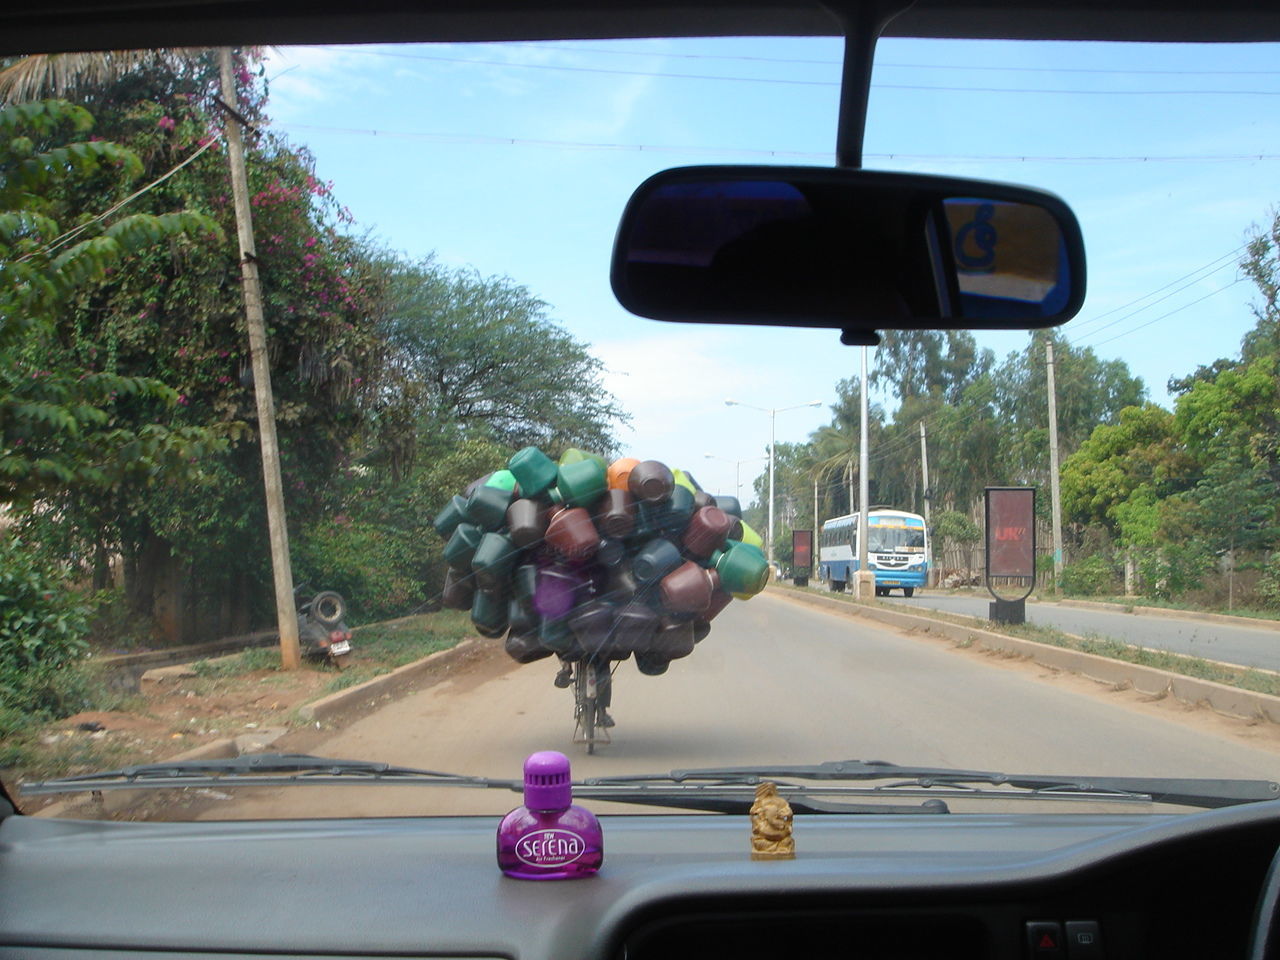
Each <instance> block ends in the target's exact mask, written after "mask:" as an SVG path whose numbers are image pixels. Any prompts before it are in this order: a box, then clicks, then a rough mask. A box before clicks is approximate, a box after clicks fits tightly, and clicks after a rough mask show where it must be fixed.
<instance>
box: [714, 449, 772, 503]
mask: <svg viewBox="0 0 1280 960" xmlns="http://www.w3.org/2000/svg"><path fill="white" fill-rule="evenodd" d="M703 456H704V457H706V458H707V459H708V460H723V461H724V462H725V463H732V464H733V493H734V496H736V497H737V498H738V499H739V500H741V499H742V465H743V464H744V463H754V462H755V461H756V460H764V459H765V458H764V457H747V458H746V459H745V460H735V459H733V457H717V456H716V455H715V454H714V453H704V454H703Z"/></svg>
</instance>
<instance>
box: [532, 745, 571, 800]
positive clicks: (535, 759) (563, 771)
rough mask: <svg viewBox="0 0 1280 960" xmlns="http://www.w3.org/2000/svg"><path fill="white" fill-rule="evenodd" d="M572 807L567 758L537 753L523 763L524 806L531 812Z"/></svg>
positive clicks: (561, 755)
mask: <svg viewBox="0 0 1280 960" xmlns="http://www.w3.org/2000/svg"><path fill="white" fill-rule="evenodd" d="M572 803H573V786H572V781H571V780H570V779H569V758H568V757H566V756H565V755H564V754H563V753H560V752H559V751H557V750H539V751H538V752H537V753H531V754H529V758H528V759H527V760H525V762H524V805H525V806H526V807H528V808H529V809H530V810H566V809H568V808H569V806H570V805H571V804H572Z"/></svg>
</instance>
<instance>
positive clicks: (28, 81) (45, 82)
mask: <svg viewBox="0 0 1280 960" xmlns="http://www.w3.org/2000/svg"><path fill="white" fill-rule="evenodd" d="M202 52H203V51H201V50H198V49H177V48H175V49H163V50H111V51H108V52H105V53H37V54H32V55H31V56H28V57H23V58H22V59H21V60H18V61H17V62H16V63H14V64H11V65H10V66H8V67H5V68H4V69H3V70H0V103H23V102H26V101H30V100H39V99H42V98H45V97H65V96H68V95H69V94H72V93H75V92H77V91H82V90H85V89H89V88H93V87H102V86H105V85H107V84H108V83H111V82H113V81H115V80H118V79H119V78H120V77H123V76H125V75H126V74H129V73H132V72H133V71H134V70H138V69H140V68H142V67H145V66H148V65H151V64H157V63H167V64H176V63H180V62H182V61H185V60H191V59H194V58H195V57H196V56H198V55H200V54H201V53H202Z"/></svg>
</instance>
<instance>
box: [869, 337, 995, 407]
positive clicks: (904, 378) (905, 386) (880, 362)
mask: <svg viewBox="0 0 1280 960" xmlns="http://www.w3.org/2000/svg"><path fill="white" fill-rule="evenodd" d="M994 363H995V354H994V353H992V351H990V350H987V349H984V350H981V351H980V350H978V346H977V341H976V340H974V337H973V334H971V333H969V332H967V331H964V330H887V331H885V333H884V335H883V336H882V338H881V342H880V346H878V347H877V348H876V354H875V370H874V371H873V373H872V375H871V382H872V383H873V384H876V385H879V384H881V383H885V384H888V386H889V388H890V389H891V390H892V391H893V395H894V396H895V397H897V398H898V399H899V400H906V399H907V398H909V397H937V398H941V399H943V400H945V401H946V402H947V403H956V402H958V401H959V399H960V397H961V395H962V394H963V393H964V391H965V388H966V387H967V386H968V385H969V384H971V383H973V382H974V381H975V380H977V379H979V378H980V377H982V376H985V375H986V373H987V372H988V371H989V370H990V369H991V367H992V365H993V364H994Z"/></svg>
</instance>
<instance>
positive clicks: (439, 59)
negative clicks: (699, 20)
mask: <svg viewBox="0 0 1280 960" xmlns="http://www.w3.org/2000/svg"><path fill="white" fill-rule="evenodd" d="M348 52H352V53H358V54H364V55H366V56H375V57H391V58H394V59H400V60H420V61H430V62H435V63H465V64H473V65H477V66H489V67H508V68H510V67H514V68H518V69H525V70H558V71H560V72H564V73H594V74H606V75H609V76H625V77H655V78H663V79H669V80H714V81H721V82H729V83H771V84H780V85H784V86H800V87H829V88H839V87H840V83H841V81H839V80H800V79H796V78H792V77H741V76H721V75H715V74H703V73H666V72H661V71H656V70H622V69H618V68H616V67H580V66H572V65H569V64H558V63H513V62H512V61H510V60H490V59H486V58H483V57H447V56H441V55H438V54H422V53H394V52H392V51H389V50H350V51H348ZM871 87H872V89H879V90H908V91H929V92H934V93H1015V94H1035V95H1039V96H1043V95H1046V94H1047V95H1070V96H1135V97H1159V96H1249V97H1280V90H1118V89H1114V88H1112V89H1098V90H1081V89H1074V90H1071V89H1054V88H1042V87H1034V88H1033V87H966V86H938V85H931V84H903V83H872V84H871Z"/></svg>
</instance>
